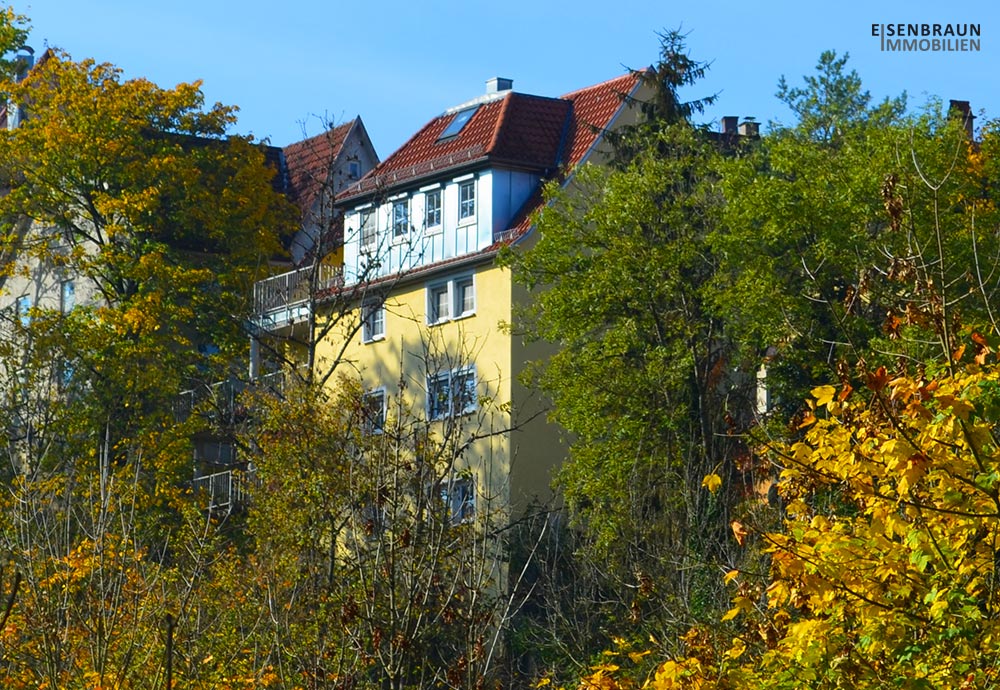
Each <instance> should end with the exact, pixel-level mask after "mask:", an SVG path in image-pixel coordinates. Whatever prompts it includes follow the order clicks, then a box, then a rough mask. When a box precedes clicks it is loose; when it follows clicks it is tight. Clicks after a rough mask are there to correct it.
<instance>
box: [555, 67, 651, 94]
mask: <svg viewBox="0 0 1000 690" xmlns="http://www.w3.org/2000/svg"><path fill="white" fill-rule="evenodd" d="M647 69H649V68H648V67H647V68H646V69H641V70H629V71H628V72H626V73H625V74H619V75H618V76H617V77H612V78H611V79H605V80H604V81H602V82H598V83H596V84H591V85H590V86H584V87H583V88H581V89H576V90H575V91H570V92H569V93H564V94H563V95H562V96H560V98H574V97H576V96H578V95H579V94H581V93H583V92H585V91H593V90H594V89H600V88H606V87H607V86H608V85H609V84H611V82H614V81H618V80H621V79H625V78H627V77H632V78H633V79H636V80H638V79H639V75H641V74H644V73H645V72H646V70H647Z"/></svg>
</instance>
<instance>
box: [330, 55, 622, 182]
mask: <svg viewBox="0 0 1000 690" xmlns="http://www.w3.org/2000/svg"><path fill="white" fill-rule="evenodd" d="M638 84H639V76H638V74H635V73H629V74H625V75H622V76H620V77H616V78H615V79H611V80H609V81H606V82H602V83H600V84H596V85H594V86H590V87H587V88H585V89H580V90H578V91H573V92H572V93H568V94H566V95H565V96H562V97H560V98H545V97H541V96H530V95H527V94H521V93H514V92H511V93H508V94H506V95H503V96H501V97H499V98H497V99H496V100H492V101H487V102H485V103H483V104H481V105H480V106H479V108H478V110H477V111H476V113H475V114H474V115H473V116H472V118H471V119H470V120H469V122H467V123H466V125H465V126H464V127H463V128H462V129H461V130H460V132H459V133H458V135H457V136H454V137H449V138H448V139H445V140H441V141H439V137H440V135H441V133H442V132H443V131H444V130H445V128H446V127H447V126H448V124H449V123H451V121H452V120H453V119H454V118H455V117H456V116H457V114H458V112H461V111H453V112H450V113H445V114H444V115H440V116H438V117H436V118H434V119H433V120H431V121H430V122H428V123H427V124H426V125H424V127H423V128H422V129H421V130H420V131H418V132H417V133H416V134H414V135H413V137H411V138H410V140H409V141H407V142H406V143H405V144H403V145H402V146H401V147H400V148H399V149H398V150H397V151H396V152H395V153H393V154H392V155H391V156H389V158H387V159H386V160H384V161H382V163H381V164H379V165H378V166H376V167H375V169H374V170H372V171H371V172H370V173H369V174H368V175H366V176H365V177H364V178H363V179H362V180H360V181H359V182H358V183H356V184H354V185H353V186H351V187H349V188H348V189H347V190H345V191H344V192H343V193H342V194H340V195H339V199H340V200H347V199H351V198H354V197H358V196H363V195H365V194H370V193H371V192H373V191H375V190H379V191H382V192H385V191H388V190H391V189H393V188H396V187H401V186H403V185H405V184H408V183H411V182H412V181H414V180H416V179H418V178H421V177H425V176H429V175H433V174H434V173H437V172H441V171H445V170H450V169H453V168H460V167H466V166H469V165H472V164H475V163H480V162H486V161H488V162H490V163H499V164H504V165H509V166H514V167H526V168H530V169H534V170H538V171H541V172H543V173H547V174H551V173H552V172H553V171H554V170H555V169H556V168H559V167H561V168H563V169H564V170H572V169H573V168H574V167H575V166H576V165H578V164H579V163H580V162H582V161H583V160H584V159H585V157H586V155H587V154H588V152H589V151H590V150H591V148H592V147H593V145H594V144H595V142H597V141H598V139H599V137H600V134H601V131H602V130H603V129H604V128H605V127H607V126H609V125H610V124H611V122H612V121H613V119H614V116H615V114H616V113H617V112H618V110H619V108H621V107H622V101H623V97H624V95H625V94H629V93H631V92H633V91H634V90H635V88H636V86H637V85H638Z"/></svg>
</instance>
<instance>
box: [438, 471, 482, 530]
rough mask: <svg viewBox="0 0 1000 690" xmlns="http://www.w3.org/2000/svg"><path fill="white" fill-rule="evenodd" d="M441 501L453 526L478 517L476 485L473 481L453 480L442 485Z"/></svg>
mask: <svg viewBox="0 0 1000 690" xmlns="http://www.w3.org/2000/svg"><path fill="white" fill-rule="evenodd" d="M441 501H442V503H444V505H445V508H446V509H447V511H448V517H449V518H450V519H451V524H453V525H457V524H460V523H462V522H468V521H469V520H471V519H473V518H474V517H475V516H476V484H475V482H474V481H472V479H465V478H457V477H455V478H452V479H450V480H449V481H447V482H445V483H442V484H441Z"/></svg>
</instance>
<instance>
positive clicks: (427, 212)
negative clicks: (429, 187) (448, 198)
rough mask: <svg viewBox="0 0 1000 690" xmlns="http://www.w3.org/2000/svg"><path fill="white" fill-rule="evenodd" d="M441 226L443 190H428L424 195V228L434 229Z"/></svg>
mask: <svg viewBox="0 0 1000 690" xmlns="http://www.w3.org/2000/svg"><path fill="white" fill-rule="evenodd" d="M440 227H441V190H440V189H435V190H434V191H431V192H427V194H426V195H425V196H424V228H425V229H426V230H432V229H435V228H440Z"/></svg>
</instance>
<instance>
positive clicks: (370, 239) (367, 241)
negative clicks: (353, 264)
mask: <svg viewBox="0 0 1000 690" xmlns="http://www.w3.org/2000/svg"><path fill="white" fill-rule="evenodd" d="M359 215H360V220H361V246H362V247H371V246H372V245H374V244H375V237H376V234H377V233H376V232H375V216H374V215H373V214H372V211H371V210H367V211H362V212H361V213H360V214H359Z"/></svg>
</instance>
